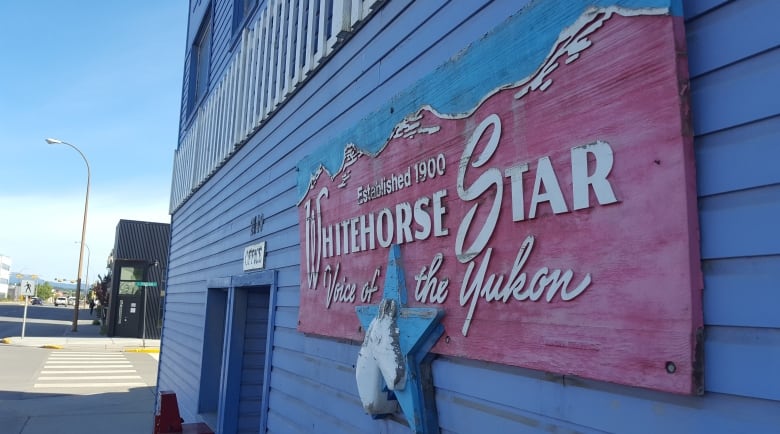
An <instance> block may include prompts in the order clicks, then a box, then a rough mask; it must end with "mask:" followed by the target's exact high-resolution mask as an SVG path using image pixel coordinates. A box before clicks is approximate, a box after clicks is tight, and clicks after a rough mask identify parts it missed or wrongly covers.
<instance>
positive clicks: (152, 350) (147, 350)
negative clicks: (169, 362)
mask: <svg viewBox="0 0 780 434" xmlns="http://www.w3.org/2000/svg"><path fill="white" fill-rule="evenodd" d="M122 351H124V352H125V353H159V352H160V349H159V348H125V349H124V350H122Z"/></svg>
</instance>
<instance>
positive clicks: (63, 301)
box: [54, 297, 68, 306]
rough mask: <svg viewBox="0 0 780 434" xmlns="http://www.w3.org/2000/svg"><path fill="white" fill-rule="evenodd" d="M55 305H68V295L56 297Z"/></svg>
mask: <svg viewBox="0 0 780 434" xmlns="http://www.w3.org/2000/svg"><path fill="white" fill-rule="evenodd" d="M54 305H55V306H67V305H68V298H67V297H57V298H55V299H54Z"/></svg>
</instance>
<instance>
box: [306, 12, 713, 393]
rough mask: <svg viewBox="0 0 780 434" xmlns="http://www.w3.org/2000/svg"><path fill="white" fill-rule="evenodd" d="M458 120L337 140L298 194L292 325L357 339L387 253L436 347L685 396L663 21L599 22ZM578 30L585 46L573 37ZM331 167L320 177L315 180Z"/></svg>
mask: <svg viewBox="0 0 780 434" xmlns="http://www.w3.org/2000/svg"><path fill="white" fill-rule="evenodd" d="M579 23H580V25H579V27H576V26H575V28H573V29H568V30H567V31H568V32H569V33H566V32H564V33H563V34H562V37H561V39H560V40H559V41H560V42H559V44H558V45H557V46H556V47H555V48H554V49H553V50H552V52H551V54H550V56H549V57H548V58H547V59H546V62H545V64H543V65H541V66H540V68H539V69H538V70H537V72H536V73H535V74H534V75H533V76H531V77H528V78H526V79H524V80H520V81H518V82H517V83H512V84H511V85H509V86H506V87H505V88H502V89H498V90H496V91H495V92H493V93H491V94H489V95H485V96H484V98H483V99H482V103H481V104H479V105H478V106H477V107H475V108H474V110H473V111H472V112H470V113H466V114H459V115H444V114H438V113H436V112H435V111H434V110H433V109H431V108H429V107H423V108H421V109H420V110H419V111H418V112H417V113H414V114H411V115H409V116H407V117H406V119H405V121H404V122H402V123H400V124H399V125H397V126H396V128H395V129H394V130H393V131H388V135H389V136H390V138H389V139H388V141H387V143H386V145H385V146H384V148H383V149H382V150H381V151H380V152H379V153H377V154H376V155H368V154H365V153H363V152H361V151H360V150H359V149H358V148H356V147H354V146H347V147H346V149H345V154H344V163H343V165H342V168H341V169H340V170H339V171H338V173H333V174H328V173H325V172H322V173H318V174H315V175H314V176H313V177H312V181H311V183H310V188H309V190H308V192H307V193H306V195H305V197H303V198H302V200H301V202H300V205H299V218H300V230H301V243H302V246H301V251H302V261H301V264H302V265H301V306H300V313H299V330H300V331H302V332H305V333H313V334H318V335H324V336H332V337H336V338H345V339H351V340H355V341H361V340H362V339H363V330H362V329H361V328H360V323H359V321H358V318H357V316H356V314H355V307H356V306H359V305H364V304H376V303H378V302H379V300H380V299H381V297H382V286H383V284H384V277H385V271H386V268H387V254H388V249H389V246H390V245H392V244H399V245H400V248H401V256H402V259H401V260H402V265H403V267H404V270H405V279H406V285H407V296H408V300H409V305H411V306H428V307H438V308H441V309H443V310H444V311H445V316H444V319H443V324H444V327H445V333H444V337H442V338H441V339H440V340H439V342H438V343H437V344H436V346H435V347H434V349H433V351H434V352H436V353H439V354H442V355H448V356H455V357H464V358H469V359H478V360H485V361H489V362H495V363H500V364H507V365H514V366H521V367H526V368H532V369H538V370H543V371H546V372H553V373H559V374H565V375H575V376H580V377H585V378H592V379H597V380H603V381H610V382H616V383H621V384H628V385H633V386H639V387H645V388H652V389H658V390H663V391H669V392H675V393H696V392H697V388H698V387H699V383H698V379H697V372H696V368H695V365H696V360H695V358H696V350H697V331H698V330H699V329H700V327H701V321H702V320H701V301H700V298H701V274H700V271H699V257H698V227H697V217H696V202H695V197H696V195H695V185H694V162H693V152H692V144H691V138H690V127H689V123H688V119H687V107H688V106H687V101H686V98H687V96H686V93H685V91H686V88H685V86H684V83H686V80H687V70H686V66H685V58H684V57H683V54H681V53H684V39H683V36H682V31H681V30H682V23H681V21H680V19H679V18H674V17H669V16H640V17H634V16H622V15H619V14H612V15H610V14H602V15H600V16H594V17H586V18H584V19H581V20H580V22H579ZM583 41H587V42H588V43H587V44H585V43H582V42H583ZM328 175H330V176H328Z"/></svg>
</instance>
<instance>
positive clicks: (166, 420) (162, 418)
mask: <svg viewBox="0 0 780 434" xmlns="http://www.w3.org/2000/svg"><path fill="white" fill-rule="evenodd" d="M182 422H184V419H182V418H181V416H180V415H179V402H178V401H177V400H176V393H174V392H170V391H164V392H160V410H159V412H158V414H156V415H155V416H154V434H169V433H183V434H214V431H212V430H211V428H209V426H208V425H206V424H205V423H203V422H197V423H185V424H183V423H182Z"/></svg>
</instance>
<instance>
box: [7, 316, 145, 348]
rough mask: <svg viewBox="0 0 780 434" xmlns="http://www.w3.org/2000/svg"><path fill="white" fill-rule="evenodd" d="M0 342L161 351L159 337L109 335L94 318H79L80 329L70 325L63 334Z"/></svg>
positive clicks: (29, 345)
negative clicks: (72, 327) (94, 322)
mask: <svg viewBox="0 0 780 434" xmlns="http://www.w3.org/2000/svg"><path fill="white" fill-rule="evenodd" d="M0 343H3V344H7V345H17V346H26V347H45V348H52V349H68V348H80V349H83V348H92V349H105V350H110V351H128V352H148V353H155V352H157V353H159V352H160V340H159V339H142V338H120V337H107V336H103V335H101V334H100V326H98V325H93V324H92V320H79V326H78V331H75V332H74V331H72V330H71V328H70V327H68V328H67V329H66V331H65V333H64V334H63V335H62V336H50V337H30V336H26V337H24V338H22V337H21V336H11V337H4V338H3V337H0Z"/></svg>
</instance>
